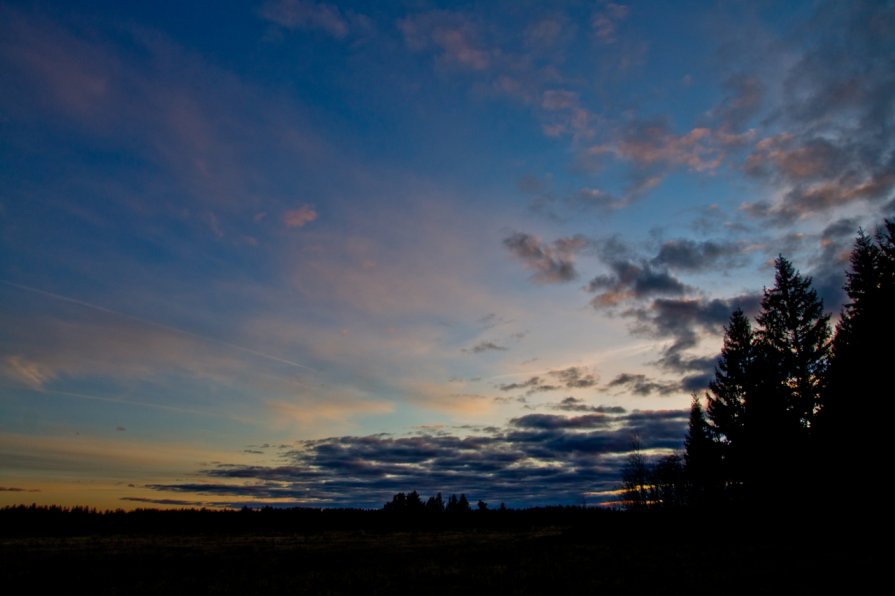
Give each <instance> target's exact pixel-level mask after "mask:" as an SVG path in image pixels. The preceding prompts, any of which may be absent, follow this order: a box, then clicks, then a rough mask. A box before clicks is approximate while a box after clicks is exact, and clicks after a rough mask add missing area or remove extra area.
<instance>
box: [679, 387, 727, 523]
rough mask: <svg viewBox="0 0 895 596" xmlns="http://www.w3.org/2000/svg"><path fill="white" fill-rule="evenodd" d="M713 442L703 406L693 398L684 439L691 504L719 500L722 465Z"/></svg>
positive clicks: (685, 467) (685, 463) (694, 396)
mask: <svg viewBox="0 0 895 596" xmlns="http://www.w3.org/2000/svg"><path fill="white" fill-rule="evenodd" d="M713 439H714V437H713V433H712V429H711V428H710V427H709V425H708V422H706V419H705V412H704V411H703V409H702V404H701V403H699V398H698V397H697V396H696V395H695V394H694V395H693V402H692V403H691V404H690V422H689V425H688V428H687V437H686V438H685V439H684V470H685V472H686V476H687V480H688V484H689V486H690V495H689V501H690V503H691V504H697V505H698V504H702V503H705V502H707V501H709V500H711V499H713V498H715V497H716V494H715V493H716V492H717V491H716V479H717V477H718V467H719V464H720V461H719V460H718V457H717V449H716V444H715V442H714V440H713Z"/></svg>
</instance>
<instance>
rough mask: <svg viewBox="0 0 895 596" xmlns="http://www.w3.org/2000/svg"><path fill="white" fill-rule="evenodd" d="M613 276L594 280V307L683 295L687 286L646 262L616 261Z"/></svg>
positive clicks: (591, 282) (610, 274) (609, 275)
mask: <svg viewBox="0 0 895 596" xmlns="http://www.w3.org/2000/svg"><path fill="white" fill-rule="evenodd" d="M609 268H610V270H611V273H609V274H604V275H598V276H596V277H594V278H593V279H592V280H591V281H590V283H588V285H587V291H588V292H591V293H595V294H596V296H594V298H593V299H592V300H591V305H592V306H593V307H594V308H606V307H613V306H616V305H618V304H620V303H622V302H626V301H628V300H631V299H634V300H639V299H642V298H647V297H650V296H657V295H671V296H675V295H680V294H684V293H685V292H687V290H688V287H687V286H686V285H684V284H683V283H682V282H681V281H680V280H678V279H677V278H675V277H674V276H672V275H671V274H669V273H668V272H667V271H664V270H655V269H653V267H652V265H650V264H649V263H647V262H646V261H642V262H641V263H639V264H637V263H633V262H631V261H622V260H618V261H613V262H611V263H610V264H609Z"/></svg>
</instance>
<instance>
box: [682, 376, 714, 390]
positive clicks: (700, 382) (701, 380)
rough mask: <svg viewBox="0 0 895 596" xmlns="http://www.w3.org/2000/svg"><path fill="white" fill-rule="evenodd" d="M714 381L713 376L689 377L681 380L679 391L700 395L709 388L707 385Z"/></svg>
mask: <svg viewBox="0 0 895 596" xmlns="http://www.w3.org/2000/svg"><path fill="white" fill-rule="evenodd" d="M714 380H715V374H714V372H712V373H706V374H702V375H689V376H686V377H684V378H683V379H681V389H682V390H684V391H686V392H687V393H694V392H695V393H701V392H702V391H705V390H707V389H708V387H709V383H711V382H712V381H714Z"/></svg>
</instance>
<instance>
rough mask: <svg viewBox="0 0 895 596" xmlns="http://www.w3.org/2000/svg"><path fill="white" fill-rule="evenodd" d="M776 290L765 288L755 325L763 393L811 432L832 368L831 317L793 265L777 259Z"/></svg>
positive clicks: (808, 280) (774, 288)
mask: <svg viewBox="0 0 895 596" xmlns="http://www.w3.org/2000/svg"><path fill="white" fill-rule="evenodd" d="M774 267H775V269H776V275H775V278H774V287H773V288H770V289H765V291H764V297H763V298H762V301H761V312H760V313H759V315H758V317H757V318H756V321H757V322H758V324H759V326H760V328H759V329H758V332H757V333H756V336H757V342H756V346H757V348H758V350H757V352H758V359H759V361H760V363H761V369H760V373H761V375H762V378H761V380H762V382H763V387H762V392H763V393H767V394H769V395H768V397H770V398H771V399H775V400H779V402H778V405H779V406H782V409H783V411H784V412H785V414H786V417H787V418H788V419H789V422H790V423H791V424H794V425H797V426H798V427H799V428H801V429H808V428H809V427H810V426H811V423H812V421H813V419H814V414H815V413H816V411H817V408H818V406H819V404H820V393H821V388H822V384H823V379H824V374H825V372H826V367H827V364H828V356H829V349H830V344H829V339H830V323H829V320H830V315H828V314H825V313H824V311H823V302H822V301H821V300H820V299H819V298H818V297H817V292H816V291H815V290H814V288H812V287H811V278H810V277H808V278H803V277H802V276H801V275H799V272H798V271H796V270H795V269H794V268H793V266H792V264H791V263H790V262H789V261H788V260H786V259H785V258H783V256H782V255H781V256H779V257H777V260H776V261H775V262H774Z"/></svg>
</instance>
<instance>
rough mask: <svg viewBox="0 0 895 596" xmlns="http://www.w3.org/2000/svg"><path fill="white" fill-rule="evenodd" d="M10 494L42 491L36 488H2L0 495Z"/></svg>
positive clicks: (0, 487)
mask: <svg viewBox="0 0 895 596" xmlns="http://www.w3.org/2000/svg"><path fill="white" fill-rule="evenodd" d="M2 492H8V493H39V492H40V491H39V490H38V489H36V488H31V489H29V488H19V487H17V486H0V493H2Z"/></svg>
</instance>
